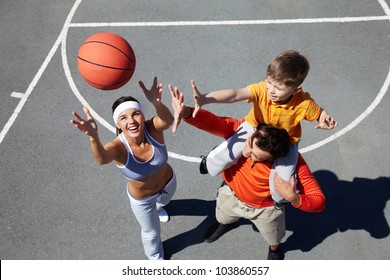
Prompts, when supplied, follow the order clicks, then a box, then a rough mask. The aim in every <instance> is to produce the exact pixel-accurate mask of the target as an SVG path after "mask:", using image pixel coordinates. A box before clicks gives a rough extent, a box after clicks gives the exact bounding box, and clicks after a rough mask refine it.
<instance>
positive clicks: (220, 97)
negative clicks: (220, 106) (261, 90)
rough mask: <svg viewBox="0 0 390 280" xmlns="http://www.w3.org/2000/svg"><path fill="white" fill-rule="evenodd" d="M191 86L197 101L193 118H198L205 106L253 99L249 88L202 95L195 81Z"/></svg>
mask: <svg viewBox="0 0 390 280" xmlns="http://www.w3.org/2000/svg"><path fill="white" fill-rule="evenodd" d="M191 86H192V92H193V96H194V101H195V110H194V112H193V117H195V116H196V114H197V113H198V111H199V109H200V108H201V107H202V106H203V105H205V104H210V103H234V102H238V101H242V100H246V99H249V98H250V97H251V92H250V90H249V88H248V87H244V88H240V89H224V90H217V91H212V92H209V93H206V94H201V93H200V92H199V90H198V88H197V87H196V85H195V82H194V81H193V80H191Z"/></svg>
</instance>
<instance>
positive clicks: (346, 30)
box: [0, 0, 390, 260]
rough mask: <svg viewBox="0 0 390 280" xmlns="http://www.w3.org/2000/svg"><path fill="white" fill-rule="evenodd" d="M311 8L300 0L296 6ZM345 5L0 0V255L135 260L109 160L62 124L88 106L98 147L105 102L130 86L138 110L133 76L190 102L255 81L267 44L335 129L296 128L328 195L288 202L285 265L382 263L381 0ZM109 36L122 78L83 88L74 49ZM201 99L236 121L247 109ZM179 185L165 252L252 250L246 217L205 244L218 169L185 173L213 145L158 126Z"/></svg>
mask: <svg viewBox="0 0 390 280" xmlns="http://www.w3.org/2000/svg"><path fill="white" fill-rule="evenodd" d="M309 2H310V3H309ZM389 4H390V3H389V2H388V1H383V0H378V1H369V0H355V1H347V0H343V1H336V0H330V1H326V2H324V1H319V0H317V1H303V0H297V1H287V0H285V1H280V0H279V1H227V0H226V1H211V2H210V1H157V0H154V1H124V0H122V1H119V0H117V1H89V0H83V1H60V0H54V1H43V0H41V1H29V2H26V1H1V3H0V21H1V24H2V29H1V30H0V35H1V38H2V39H1V50H2V51H1V53H0V58H1V61H2V63H1V65H0V71H1V75H0V87H1V97H0V98H1V102H0V127H1V128H2V131H1V135H0V136H1V138H0V139H1V143H0V154H1V167H0V232H1V235H0V259H92V260H98V259H141V260H143V259H145V256H144V253H143V248H142V244H141V237H140V227H139V225H138V223H137V221H136V220H135V218H134V216H133V214H132V212H131V209H130V206H129V204H128V198H127V196H126V193H125V183H126V182H125V180H124V179H123V177H122V176H121V174H120V173H119V172H118V170H117V168H116V167H115V165H114V164H110V165H106V166H98V165H96V164H95V162H94V160H93V158H92V156H91V154H90V151H89V145H88V139H87V138H86V137H85V136H83V135H82V134H81V133H79V132H78V131H77V130H76V129H74V127H73V126H72V125H71V124H70V123H69V120H70V119H71V117H72V116H71V112H72V111H77V112H80V113H81V111H82V106H83V105H82V104H88V106H90V107H91V108H92V109H93V110H94V111H95V112H96V114H95V116H96V118H97V120H98V121H99V123H98V125H99V133H100V137H101V140H102V142H107V141H109V140H110V139H111V138H113V137H114V134H113V133H112V129H113V127H112V125H113V124H112V121H111V105H112V103H113V101H115V100H116V99H117V98H118V97H120V96H122V95H127V94H129V93H130V94H131V95H133V96H134V97H136V98H137V99H139V100H140V102H141V103H142V104H143V107H144V109H145V114H146V115H147V116H152V114H154V111H153V108H152V107H151V106H150V105H149V104H148V103H147V100H146V98H145V97H144V96H143V93H142V91H141V90H140V88H139V86H138V81H139V80H142V81H144V82H145V84H147V85H148V84H150V83H151V81H152V79H153V77H154V76H157V77H158V78H159V81H160V82H162V83H163V85H164V93H163V101H164V102H165V104H167V105H168V106H170V96H169V92H168V90H167V85H168V84H173V85H174V86H178V87H179V88H180V89H181V90H182V91H183V92H184V93H185V98H186V101H187V102H186V103H187V104H190V105H191V104H192V102H193V101H192V100H191V88H190V80H191V79H194V80H195V82H196V83H197V85H198V88H199V89H200V91H201V92H207V91H212V90H216V89H222V88H234V87H243V86H246V85H248V84H251V83H255V82H258V81H260V80H262V79H264V78H265V69H266V66H267V65H268V64H269V63H270V61H271V60H272V58H273V57H274V56H275V55H276V54H277V53H279V52H280V51H282V50H285V49H296V50H299V51H300V52H301V53H302V54H304V55H305V56H307V58H308V59H309V61H310V63H311V70H310V73H309V76H308V78H307V80H306V81H305V83H304V89H305V90H306V91H308V92H310V93H311V94H312V96H313V97H314V99H315V100H316V101H317V102H318V103H319V104H320V105H321V106H322V107H324V108H325V109H326V110H327V111H328V112H330V113H331V114H332V116H334V117H335V118H336V119H337V120H338V122H339V126H338V128H337V129H335V130H333V131H318V130H315V129H314V125H315V124H314V123H304V124H303V128H304V130H303V137H302V140H301V143H300V148H301V151H302V153H303V156H304V158H305V159H306V161H307V162H308V164H309V166H310V168H311V170H312V171H313V172H314V174H315V175H316V177H317V178H318V180H319V181H320V183H321V186H322V187H323V190H324V192H325V195H326V197H327V207H326V210H325V211H324V212H322V213H303V212H301V211H297V210H295V209H292V208H291V207H288V208H287V218H286V219H287V235H286V237H285V239H284V240H283V244H282V246H283V248H284V250H286V253H285V258H286V259H287V260H333V259H341V260H358V259H363V260H376V259H386V260H389V259H390V242H389V241H390V237H389V234H390V227H389V221H390V206H389V205H388V201H389V199H390V176H389V159H390V149H389V144H388V139H389V137H390V132H389V129H388V128H389V127H390V112H389V104H390V102H389V101H390V98H389V92H388V87H389V81H390V77H389V66H390V48H389V46H390V44H389V38H390V37H389V36H390V32H389V30H390V29H389V27H390V22H389V20H390V9H389ZM103 31H109V32H114V33H117V34H119V35H121V36H123V37H124V38H126V39H127V40H128V41H129V42H130V44H131V45H132V47H133V49H134V51H135V53H136V57H137V66H136V71H135V74H134V76H133V77H132V79H131V81H130V82H129V83H128V84H127V85H126V86H125V87H123V88H121V89H118V90H115V91H111V92H103V91H98V90H95V89H93V88H91V87H90V86H89V85H87V84H86V83H85V82H84V81H83V80H82V78H81V76H80V75H79V73H78V70H77V63H76V58H77V51H78V48H79V46H80V45H81V43H82V42H83V41H84V40H85V39H86V38H88V37H89V36H91V35H92V34H95V33H98V32H103ZM205 109H209V110H211V111H212V112H214V113H216V114H219V115H227V116H233V117H237V118H242V117H243V116H245V115H246V113H247V112H248V110H249V109H250V105H248V104H245V103H236V104H234V105H222V104H213V105H207V106H206V107H205ZM165 138H166V143H167V145H168V150H169V151H170V159H169V162H170V164H171V165H172V167H173V168H174V170H175V172H176V175H177V179H178V189H177V192H176V194H175V196H174V199H173V201H172V202H171V204H170V206H169V207H167V210H168V211H169V213H170V214H171V221H170V222H169V223H166V224H162V238H163V241H164V247H165V250H166V253H167V255H169V256H170V257H171V259H172V260H190V259H194V260H202V259H211V260H213V259H214V260H224V259H249V260H256V259H265V258H266V255H267V245H266V244H265V242H264V240H263V239H262V237H261V236H260V234H259V233H258V232H257V231H256V230H255V229H254V228H253V227H252V225H251V224H250V223H249V222H246V221H242V222H240V223H239V226H238V227H237V228H235V229H234V230H232V231H230V232H229V233H227V234H225V235H224V236H223V237H222V238H220V239H219V240H218V241H216V242H214V243H212V244H207V243H204V242H203V235H204V233H205V231H206V230H207V228H208V227H209V226H210V225H212V224H213V223H214V219H215V217H214V208H215V201H214V199H215V194H216V190H217V187H218V185H219V184H220V178H211V177H210V176H205V175H200V174H199V173H198V163H197V162H198V158H199V155H201V154H207V152H208V151H210V149H211V148H213V147H214V146H215V145H217V144H218V143H220V141H221V140H220V139H217V138H215V137H213V136H210V135H207V134H205V133H203V132H201V131H197V130H195V129H193V128H191V127H190V126H188V125H186V124H181V126H180V127H179V131H178V132H177V133H176V134H175V135H173V134H172V133H171V132H170V131H167V132H166V133H165Z"/></svg>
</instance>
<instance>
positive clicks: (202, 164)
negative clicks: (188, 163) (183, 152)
mask: <svg viewBox="0 0 390 280" xmlns="http://www.w3.org/2000/svg"><path fill="white" fill-rule="evenodd" d="M200 158H201V159H202V160H201V161H200V165H199V172H200V174H207V173H209V171H208V170H207V165H206V160H207V156H200Z"/></svg>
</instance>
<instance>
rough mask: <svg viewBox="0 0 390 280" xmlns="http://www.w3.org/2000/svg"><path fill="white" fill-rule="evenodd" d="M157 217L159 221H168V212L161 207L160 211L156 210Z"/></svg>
mask: <svg viewBox="0 0 390 280" xmlns="http://www.w3.org/2000/svg"><path fill="white" fill-rule="evenodd" d="M158 217H159V218H160V222H161V223H166V222H168V221H169V215H168V212H167V211H165V209H164V208H161V209H160V211H158Z"/></svg>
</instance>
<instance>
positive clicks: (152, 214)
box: [126, 173, 176, 260]
mask: <svg viewBox="0 0 390 280" xmlns="http://www.w3.org/2000/svg"><path fill="white" fill-rule="evenodd" d="M126 189H127V188H126ZM175 191H176V175H175V173H173V176H172V179H171V180H169V182H168V183H167V184H166V185H165V187H164V188H163V189H161V190H160V191H159V192H158V193H156V194H154V195H152V196H148V197H145V198H143V199H136V198H134V197H132V196H131V194H130V193H129V191H128V189H127V195H128V197H129V200H130V205H131V209H132V210H133V213H134V216H135V218H136V219H137V221H138V223H139V224H140V225H141V237H142V244H143V245H144V250H145V254H146V256H147V257H148V258H149V259H150V260H163V259H164V249H163V246H162V242H161V236H160V233H161V227H160V219H159V217H158V211H159V210H160V209H161V208H162V207H164V206H165V205H167V204H168V203H169V202H170V201H171V198H172V196H173V195H174V193H175Z"/></svg>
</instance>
